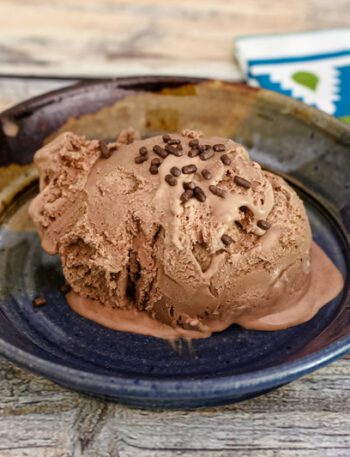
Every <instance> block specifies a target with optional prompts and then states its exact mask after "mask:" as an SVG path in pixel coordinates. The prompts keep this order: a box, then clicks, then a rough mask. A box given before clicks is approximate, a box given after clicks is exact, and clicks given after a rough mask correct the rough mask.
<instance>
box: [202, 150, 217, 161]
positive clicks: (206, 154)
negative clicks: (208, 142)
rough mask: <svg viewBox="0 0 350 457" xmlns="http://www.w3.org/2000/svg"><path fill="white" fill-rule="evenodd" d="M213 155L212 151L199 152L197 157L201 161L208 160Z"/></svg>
mask: <svg viewBox="0 0 350 457" xmlns="http://www.w3.org/2000/svg"><path fill="white" fill-rule="evenodd" d="M213 155H214V151H213V150H208V151H204V152H201V153H200V155H199V158H200V159H201V160H209V159H211V158H212V157H213Z"/></svg>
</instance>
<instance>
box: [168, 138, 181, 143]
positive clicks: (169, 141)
mask: <svg viewBox="0 0 350 457" xmlns="http://www.w3.org/2000/svg"><path fill="white" fill-rule="evenodd" d="M167 143H168V144H180V143H181V140H178V139H175V138H174V139H172V138H170V139H169V140H168V141H167Z"/></svg>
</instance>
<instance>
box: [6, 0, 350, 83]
mask: <svg viewBox="0 0 350 457" xmlns="http://www.w3.org/2000/svg"><path fill="white" fill-rule="evenodd" d="M349 21H350V7H349V1H348V0H333V2H329V1H327V0H310V1H305V0H295V1H294V2H293V5H292V7H291V5H290V4H288V3H286V2H280V1H277V0H267V1H265V2H263V3H262V2H259V1H258V0H245V1H244V2H242V1H241V0H230V1H229V2H228V1H226V0H217V1H215V2H212V1H210V0H205V1H200V2H199V1H197V0H188V1H184V0H167V1H163V0H156V1H155V0H135V1H133V2H125V1H121V0H119V1H118V0H101V1H99V2H96V1H95V0H87V1H83V0H73V1H68V0H62V1H60V2H45V3H43V2H38V1H36V0H27V1H26V2H23V1H21V0H2V1H1V2H0V62H1V64H0V74H1V73H2V74H5V73H7V74H15V75H30V74H32V75H51V76H56V75H61V76H65V75H66V76H67V75H70V76H76V77H79V76H84V75H85V76H116V75H130V74H150V73H151V74H155V73H161V74H164V73H167V74H187V75H194V74H196V75H198V74H200V75H202V76H208V77H217V78H228V79H230V78H237V77H238V76H239V73H238V72H237V67H236V66H235V65H234V62H233V59H232V49H233V38H234V37H235V36H238V35H242V34H250V33H269V32H286V31H294V30H304V29H310V28H317V27H337V26H348V24H349Z"/></svg>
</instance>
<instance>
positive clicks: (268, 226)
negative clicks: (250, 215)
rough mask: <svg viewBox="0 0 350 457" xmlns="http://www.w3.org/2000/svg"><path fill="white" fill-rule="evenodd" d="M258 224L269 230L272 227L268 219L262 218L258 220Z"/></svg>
mask: <svg viewBox="0 0 350 457" xmlns="http://www.w3.org/2000/svg"><path fill="white" fill-rule="evenodd" d="M256 225H257V226H258V227H259V228H261V229H262V230H268V229H269V228H270V227H271V224H270V223H269V222H267V221H264V220H262V219H260V221H258V222H257V223H256Z"/></svg>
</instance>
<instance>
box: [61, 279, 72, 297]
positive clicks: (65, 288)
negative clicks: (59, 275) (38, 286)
mask: <svg viewBox="0 0 350 457" xmlns="http://www.w3.org/2000/svg"><path fill="white" fill-rule="evenodd" d="M71 290H72V288H71V286H70V285H69V284H68V282H65V283H64V284H63V286H61V287H60V292H61V294H63V295H66V294H68V292H70V291H71Z"/></svg>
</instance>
